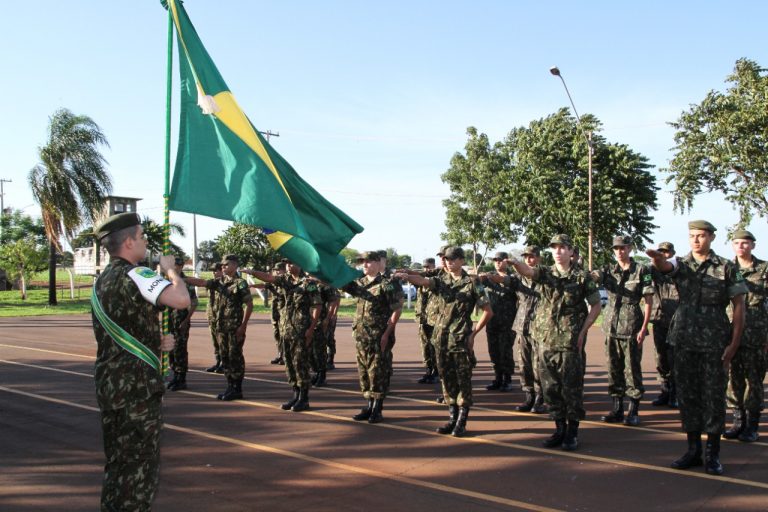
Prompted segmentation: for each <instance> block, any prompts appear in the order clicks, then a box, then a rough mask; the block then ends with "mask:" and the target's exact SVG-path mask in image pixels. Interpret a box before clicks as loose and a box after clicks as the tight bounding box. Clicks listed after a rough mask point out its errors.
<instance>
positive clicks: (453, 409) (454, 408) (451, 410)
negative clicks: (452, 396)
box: [435, 404, 459, 434]
mask: <svg viewBox="0 0 768 512" xmlns="http://www.w3.org/2000/svg"><path fill="white" fill-rule="evenodd" d="M458 418H459V406H458V405H456V404H453V405H450V406H448V423H446V424H445V425H443V426H442V427H437V429H436V430H435V432H437V433H438V434H450V433H451V432H453V429H454V428H455V427H456V421H457V420H458Z"/></svg>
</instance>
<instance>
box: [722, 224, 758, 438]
mask: <svg viewBox="0 0 768 512" xmlns="http://www.w3.org/2000/svg"><path fill="white" fill-rule="evenodd" d="M732 239H733V241H732V245H733V251H734V252H735V253H736V259H735V260H734V263H735V264H736V268H738V269H739V270H740V271H741V274H742V276H744V280H745V282H746V285H747V288H748V289H749V292H748V293H747V297H746V324H745V326H744V334H743V335H742V336H741V344H740V345H739V350H738V351H737V352H736V355H735V356H734V357H733V360H732V361H731V369H730V372H729V375H728V395H727V399H728V405H730V406H731V408H732V409H733V425H732V426H731V428H729V429H728V430H726V431H725V432H723V437H725V438H726V439H738V440H739V441H744V442H746V443H751V442H754V441H757V440H758V439H759V435H758V433H757V430H758V427H759V425H760V407H761V406H762V405H763V393H764V392H763V380H764V379H765V367H766V351H767V350H768V310H767V309H766V308H767V307H768V263H766V262H765V261H763V260H760V259H758V258H756V257H755V256H754V255H753V254H752V250H753V249H754V248H755V242H756V240H755V235H753V234H752V233H750V232H749V231H744V230H739V231H735V232H734V233H733V235H732ZM729 313H731V314H732V312H731V311H729Z"/></svg>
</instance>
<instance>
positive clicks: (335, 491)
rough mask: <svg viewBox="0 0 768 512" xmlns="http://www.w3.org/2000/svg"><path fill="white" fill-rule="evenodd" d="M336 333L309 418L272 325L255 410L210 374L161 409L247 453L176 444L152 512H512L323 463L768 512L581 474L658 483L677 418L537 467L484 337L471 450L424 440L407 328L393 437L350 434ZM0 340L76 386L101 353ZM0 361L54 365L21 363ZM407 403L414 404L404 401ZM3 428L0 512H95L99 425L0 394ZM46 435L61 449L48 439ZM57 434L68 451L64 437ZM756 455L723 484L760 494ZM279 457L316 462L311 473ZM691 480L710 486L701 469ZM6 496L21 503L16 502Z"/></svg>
mask: <svg viewBox="0 0 768 512" xmlns="http://www.w3.org/2000/svg"><path fill="white" fill-rule="evenodd" d="M201 318H202V317H200V318H195V319H194V320H193V333H192V339H191V342H190V364H191V366H192V367H193V368H194V367H197V368H201V367H204V366H207V364H209V363H210V361H211V355H210V354H211V349H210V338H209V336H208V334H207V329H206V327H205V325H204V322H203V321H201ZM49 324H50V325H49ZM340 324H341V325H340V327H339V329H338V334H337V339H338V344H339V355H338V357H337V363H339V364H338V366H339V367H340V368H339V369H338V370H335V371H332V372H329V380H330V382H329V384H330V386H331V387H332V388H333V389H324V390H313V392H312V405H313V414H296V413H286V412H283V411H280V410H278V409H277V408H276V406H277V405H278V404H279V403H280V402H281V401H283V400H284V399H285V397H286V396H287V394H288V388H287V386H286V385H285V384H284V376H283V374H282V367H277V366H272V365H269V364H268V363H266V361H267V360H268V359H270V358H271V357H272V356H273V354H274V342H273V341H272V340H271V335H270V334H271V328H270V326H269V324H268V320H267V319H266V317H263V318H256V319H254V320H253V321H252V325H251V326H250V328H249V341H248V342H247V343H246V359H247V361H248V370H249V372H248V376H249V380H248V381H247V382H246V385H245V391H246V398H247V399H248V402H251V401H252V402H256V403H257V405H255V406H254V405H252V404H250V403H232V404H224V403H221V402H217V401H215V400H211V399H208V398H205V397H200V396H197V393H204V394H206V395H208V396H210V395H213V394H215V393H216V392H218V391H220V390H221V388H222V384H221V382H222V379H221V377H220V376H215V375H210V374H204V373H191V374H190V376H189V381H190V386H191V388H190V393H175V394H168V395H167V399H166V407H165V417H166V422H167V423H168V424H169V426H174V425H178V426H180V427H184V428H189V429H194V430H197V431H199V432H200V433H202V434H203V435H209V434H213V435H217V436H224V437H231V438H232V439H233V440H234V442H243V443H253V446H250V447H249V446H242V445H233V444H228V443H226V442H223V441H222V440H218V439H209V438H206V437H202V436H201V435H193V434H189V433H181V432H178V431H175V430H172V428H169V429H168V430H167V431H166V434H165V438H164V444H163V473H162V479H161V488H160V492H159V495H158V498H157V500H156V508H158V509H159V508H161V507H162V508H168V507H169V506H170V507H172V508H173V509H184V510H202V509H203V508H208V507H210V506H217V507H218V508H220V509H223V510H255V509H257V510H260V509H262V508H264V509H268V510H272V509H275V510H283V509H286V510H287V509H288V508H291V509H296V508H298V507H300V506H312V507H313V508H316V509H318V510H325V509H329V510H330V509H331V508H333V509H339V508H341V509H352V510H356V509H358V508H359V509H362V508H366V509H367V510H371V509H373V510H378V509H383V508H385V507H387V508H389V507H392V506H395V507H397V508H400V509H404V510H415V509H421V508H423V507H424V506H430V507H433V506H434V507H441V508H442V507H447V509H448V510H454V509H459V507H461V509H467V508H468V509H473V508H477V509H481V508H482V509H484V510H488V509H493V508H508V507H506V506H503V505H500V504H492V503H488V502H487V501H484V500H482V499H478V498H473V497H470V496H464V495H456V494H451V493H449V492H444V491H440V490H435V489H431V488H424V487H419V486H418V485H413V484H411V483H407V482H402V481H393V480H388V479H386V478H379V477H376V476H371V475H364V474H363V475H361V474H358V473H353V472H350V471H345V470H343V469H339V468H336V467H328V466H324V465H323V464H322V463H321V462H320V461H322V460H328V461H333V462H335V463H341V464H346V465H348V466H351V467H352V468H371V469H374V470H376V471H379V472H383V473H386V474H389V475H403V476H404V477H406V478H411V479H415V480H416V481H423V482H428V483H437V484H443V485H448V486H449V487H450V486H453V487H455V488H456V489H459V490H466V491H471V492H479V493H485V494H487V495H490V496H499V497H506V498H510V499H515V500H520V501H524V502H530V503H533V504H537V505H540V506H548V507H553V508H558V509H569V510H571V509H572V510H604V509H606V508H607V507H608V506H609V505H610V504H615V503H619V504H620V505H621V508H623V509H626V510H640V509H642V510H655V509H663V510H691V509H700V510H726V509H730V510H764V509H766V506H765V503H766V496H767V494H766V490H765V489H759V488H752V487H749V486H745V485H740V484H738V483H732V482H728V481H718V480H717V479H704V478H698V477H696V476H695V475H690V476H689V475H685V474H681V473H677V472H670V473H663V472H659V471H653V470H649V469H644V468H643V467H642V466H641V467H629V466H623V465H618V464H611V463H610V462H595V461H590V460H583V459H582V458H579V457H584V456H597V457H605V458H609V459H615V460H616V461H625V462H627V461H629V462H631V461H635V462H636V463H638V464H640V465H652V466H658V467H659V468H665V467H666V466H667V464H668V463H669V461H670V460H671V459H672V458H675V457H677V456H678V455H679V454H680V453H681V452H682V450H683V449H684V446H685V443H684V438H683V437H682V436H680V434H679V433H678V430H679V422H678V421H677V414H676V412H675V411H672V410H670V409H667V408H661V409H659V408H651V407H650V406H647V407H646V408H644V409H643V410H642V418H643V420H644V423H643V425H644V426H646V427H648V426H650V427H651V428H652V429H653V430H659V431H661V432H655V431H647V430H643V429H630V428H626V427H610V426H606V425H602V424H598V423H590V422H585V423H584V428H583V429H582V430H583V433H582V435H581V440H582V446H581V447H580V449H579V451H578V452H576V454H575V456H574V457H565V456H563V454H562V452H558V451H553V452H552V453H551V454H550V453H548V451H539V450H538V447H539V446H540V445H539V443H540V440H541V438H542V437H544V436H545V435H547V434H548V432H549V430H550V428H551V424H550V422H549V421H548V420H546V419H545V418H542V417H539V416H534V415H524V414H518V413H514V412H512V411H513V404H514V403H516V402H517V401H519V400H520V398H521V394H520V393H519V392H515V393H491V392H486V391H484V390H481V385H483V384H485V383H486V382H487V380H489V379H490V372H489V371H488V364H487V352H486V349H485V346H484V345H485V343H484V338H482V337H481V339H478V342H479V344H478V347H477V351H478V357H479V359H480V366H479V367H478V371H476V374H475V375H476V378H475V386H476V402H477V405H478V406H477V407H475V408H474V409H473V411H472V415H471V418H470V424H469V427H470V429H471V433H472V437H470V438H468V439H462V440H456V439H446V438H443V437H441V436H436V435H432V433H431V431H432V429H434V427H435V426H437V425H439V424H440V423H441V422H442V421H444V416H445V407H443V406H438V405H437V404H433V403H432V402H431V400H432V398H433V397H434V396H435V394H436V393H435V390H436V387H435V386H423V385H418V384H415V383H414V381H415V379H416V378H418V376H419V375H420V374H421V373H422V369H421V367H420V364H419V350H418V346H417V345H418V343H417V340H416V332H415V326H414V324H412V323H408V322H405V323H403V325H401V326H400V327H399V328H398V344H397V346H396V348H395V354H396V361H397V363H396V371H395V375H394V377H393V386H392V389H393V392H394V393H395V395H397V396H393V397H392V398H390V399H389V400H388V401H387V408H386V410H385V416H386V422H385V423H384V424H382V425H368V424H356V423H354V422H351V421H348V417H349V416H350V415H351V414H353V413H354V412H356V411H357V408H358V407H359V406H360V405H361V404H362V400H361V399H360V397H359V394H358V393H357V389H356V388H357V383H356V371H355V368H354V366H353V364H352V361H353V344H352V342H351V338H350V334H349V322H348V321H342V322H340ZM0 333H2V338H0V359H3V360H11V361H18V362H21V363H31V364H39V365H41V366H53V367H56V368H62V369H66V370H70V371H75V372H79V373H85V374H89V373H90V372H91V371H92V357H93V355H94V353H95V345H94V344H93V341H92V335H91V333H90V320H89V319H88V318H86V317H54V318H50V319H45V318H36V319H0ZM601 338H602V337H601V336H600V334H599V331H597V330H595V329H593V330H592V332H591V333H590V342H589V345H588V349H589V364H590V367H589V370H588V374H587V379H588V383H587V393H588V394H587V407H588V415H589V419H592V420H595V419H597V417H598V416H599V414H601V413H602V412H604V410H605V408H606V407H607V405H608V399H607V397H606V396H605V371H604V369H603V368H602V367H601V364H602V363H603V360H604V356H603V355H602V339H601ZM648 341H649V343H648V345H647V348H646V354H645V357H644V368H645V369H646V371H647V373H646V383H647V385H648V386H649V387H650V388H651V391H650V392H649V393H648V396H649V397H652V396H653V392H655V391H656V389H655V386H653V380H652V379H653V373H652V370H653V361H652V357H653V354H652V352H653V351H652V348H650V341H651V340H650V339H649V340H648ZM9 345H18V346H29V347H32V348H37V349H40V350H46V351H51V352H35V351H30V350H25V349H15V348H12V347H9ZM52 352H53V353H52ZM55 352H61V353H63V354H80V355H81V356H83V357H80V358H78V357H71V356H65V355H63V354H56V353H55ZM2 364H3V371H2V372H0V385H3V386H6V385H7V386H9V387H11V388H13V389H21V390H24V391H28V392H31V393H39V394H41V395H45V396H53V397H56V398H60V399H62V400H71V401H73V402H77V403H82V404H90V405H91V406H93V404H94V402H95V401H94V399H93V383H92V381H90V379H89V378H85V377H77V376H75V375H71V374H66V373H56V372H51V371H43V370H39V371H34V370H31V369H29V368H25V367H21V366H18V365H11V364H7V363H2ZM250 378H255V379H257V380H250ZM342 391H343V392H342ZM193 392H194V393H195V394H193ZM401 397H402V398H412V399H413V400H417V401H403V400H398V399H397V398H401ZM644 405H645V403H644ZM488 409H490V410H488ZM0 422H2V424H3V427H2V432H3V433H4V435H3V436H2V440H0V443H2V444H3V445H8V447H9V449H2V450H0V453H10V454H12V456H11V457H10V458H9V460H11V461H12V463H11V464H10V467H11V468H12V470H11V471H10V472H6V471H3V473H2V474H0V481H2V480H5V479H6V478H12V481H11V482H8V483H10V484H11V485H10V486H7V485H6V484H5V483H3V485H2V487H0V509H9V510H45V509H47V508H50V509H53V508H56V505H57V504H59V503H60V502H61V499H62V497H66V500H67V502H68V503H69V502H70V501H71V502H72V503H74V504H77V503H81V504H83V505H82V506H80V505H75V506H73V507H69V506H67V508H68V509H70V508H71V509H72V510H79V509H83V510H89V509H92V508H93V503H95V500H97V499H98V485H99V478H100V471H101V468H100V466H101V464H102V462H103V461H102V459H101V457H102V455H101V445H100V435H99V428H98V417H97V415H96V414H95V413H93V412H91V413H88V412H87V411H85V412H84V411H78V410H75V409H72V408H67V407H66V406H62V405H50V404H48V403H45V402H41V401H40V400H35V399H21V397H19V396H18V395H13V394H9V393H7V392H2V391H0ZM392 427H400V429H398V428H392ZM51 430H52V431H54V432H56V434H51V433H50V432H51ZM6 432H7V433H8V435H5V433H6ZM62 432H66V435H64V436H62V435H61V433H62ZM177 440H178V442H176V441H177ZM491 442H495V443H498V444H490V443H491ZM761 445H762V446H754V445H753V446H746V445H744V444H742V443H724V447H723V460H724V463H725V464H726V471H727V476H728V477H729V478H733V479H743V480H751V481H754V482H763V483H765V482H768V463H766V459H765V448H764V443H761ZM260 446H261V447H264V449H269V448H273V449H281V450H286V454H275V453H271V452H269V451H264V449H260V448H259V447H260ZM62 447H63V448H62ZM523 448H528V450H525V449H523ZM531 450H535V451H531ZM287 453H292V454H296V456H297V457H314V458H316V459H317V462H312V461H308V460H302V459H301V458H294V457H292V456H290V455H288V454H287ZM38 454H39V455H38ZM3 458H5V457H3ZM211 460H213V462H211ZM40 461H42V462H40ZM217 461H219V463H218V464H217ZM221 461H225V462H226V463H221ZM206 464H210V466H206ZM3 465H5V464H3ZM51 467H58V468H61V470H60V471H58V472H56V473H54V474H53V475H51V474H48V473H47V470H46V468H51ZM84 468H88V469H87V470H84ZM695 473H697V474H702V475H703V473H701V470H700V469H697V470H695ZM7 475H12V476H7ZM331 475H332V476H331ZM329 476H330V478H329ZM75 482H76V483H75ZM6 489H18V491H17V492H16V493H15V494H13V493H10V492H9V491H7V490H6ZM191 489H193V491H190V490H191ZM202 490H205V491H204V492H201V491H202ZM6 493H8V494H6ZM9 500H12V501H9ZM24 500H35V501H33V502H34V503H35V505H34V506H26V508H24V507H25V506H22V504H23V502H24ZM254 507H255V508H254ZM513 509H514V508H513Z"/></svg>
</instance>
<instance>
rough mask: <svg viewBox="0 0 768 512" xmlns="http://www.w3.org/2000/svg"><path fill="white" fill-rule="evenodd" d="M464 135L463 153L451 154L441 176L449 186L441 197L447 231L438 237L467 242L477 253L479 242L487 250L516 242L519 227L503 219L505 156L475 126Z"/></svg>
mask: <svg viewBox="0 0 768 512" xmlns="http://www.w3.org/2000/svg"><path fill="white" fill-rule="evenodd" d="M467 135H468V136H469V139H468V140H467V143H466V145H465V146H464V151H465V153H466V154H462V153H456V154H454V155H453V158H451V165H450V167H449V168H448V170H447V171H446V172H445V173H443V175H442V176H441V179H442V180H443V182H444V183H447V184H448V186H449V187H450V189H451V195H450V196H449V198H448V199H445V200H443V206H445V226H446V231H445V232H444V233H442V234H441V237H442V238H443V239H444V240H447V241H448V242H449V243H451V244H453V245H459V246H461V245H467V244H469V245H471V246H472V250H473V252H475V253H476V252H477V251H478V249H479V246H480V245H483V246H485V249H486V250H487V249H488V248H490V247H494V246H496V245H499V244H502V243H507V242H514V241H516V240H517V238H518V236H519V235H520V229H519V228H515V226H513V225H511V224H509V223H505V222H503V221H502V219H504V218H505V214H504V212H505V210H506V208H507V207H506V205H505V204H504V202H503V201H504V197H505V196H506V195H507V194H508V192H507V190H508V189H509V188H510V183H508V182H506V181H505V180H504V179H503V170H504V166H505V162H504V158H503V156H504V155H503V154H502V153H501V152H500V151H499V149H498V148H497V147H491V145H490V142H489V141H488V136H487V135H485V134H478V132H477V129H476V128H474V127H472V126H470V127H469V128H467ZM470 261H471V260H470Z"/></svg>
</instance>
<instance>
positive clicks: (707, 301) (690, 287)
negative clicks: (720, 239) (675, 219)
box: [668, 251, 747, 352]
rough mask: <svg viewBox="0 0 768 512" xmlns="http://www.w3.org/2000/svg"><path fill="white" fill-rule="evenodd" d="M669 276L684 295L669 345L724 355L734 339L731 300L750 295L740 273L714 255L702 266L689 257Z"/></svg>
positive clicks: (709, 256) (690, 255)
mask: <svg viewBox="0 0 768 512" xmlns="http://www.w3.org/2000/svg"><path fill="white" fill-rule="evenodd" d="M668 275H669V277H670V278H671V279H672V280H673V281H674V282H675V284H676V285H677V291H678V292H679V294H680V304H679V305H678V307H677V311H676V312H675V316H674V317H673V318H672V325H671V326H670V332H669V338H668V340H669V344H670V345H674V346H675V347H676V348H681V349H685V350H691V351H694V352H720V351H722V350H723V349H724V348H725V347H726V346H727V345H728V344H729V343H730V337H731V323H730V321H729V320H728V315H727V314H726V309H727V308H728V303H729V301H730V299H731V298H733V297H735V296H737V295H743V294H745V293H747V285H746V284H745V283H744V278H743V277H742V275H741V273H740V272H739V269H738V268H737V267H736V265H734V264H733V263H732V262H730V261H728V260H726V259H725V258H721V257H720V256H718V255H716V254H715V252H714V251H710V252H709V255H708V256H707V259H705V260H704V261H702V262H698V261H696V259H695V258H694V257H693V254H692V253H689V254H688V255H687V256H686V257H685V258H682V259H679V260H677V267H676V268H674V269H673V270H672V271H671V272H670V273H669V274H668Z"/></svg>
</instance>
